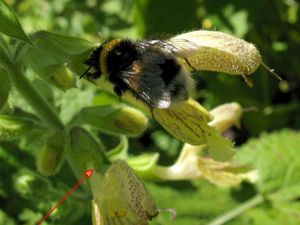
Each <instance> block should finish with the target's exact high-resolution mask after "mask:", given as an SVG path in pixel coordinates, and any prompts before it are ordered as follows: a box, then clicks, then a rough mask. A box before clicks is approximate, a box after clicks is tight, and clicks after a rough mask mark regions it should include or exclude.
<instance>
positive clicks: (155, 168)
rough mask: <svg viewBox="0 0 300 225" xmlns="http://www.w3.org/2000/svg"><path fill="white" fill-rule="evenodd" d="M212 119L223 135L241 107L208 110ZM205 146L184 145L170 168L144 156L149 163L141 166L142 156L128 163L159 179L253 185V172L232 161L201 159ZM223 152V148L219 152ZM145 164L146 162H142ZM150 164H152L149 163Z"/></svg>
mask: <svg viewBox="0 0 300 225" xmlns="http://www.w3.org/2000/svg"><path fill="white" fill-rule="evenodd" d="M210 114H211V115H212V116H213V117H214V119H213V120H212V121H211V122H210V125H212V126H214V128H215V129H217V130H218V132H224V131H225V130H227V129H228V128H230V127H231V126H233V125H236V124H237V123H238V122H239V120H240V118H241V116H242V108H241V106H240V105H239V104H238V103H235V102H233V103H228V104H224V105H220V106H218V107H216V108H215V109H213V110H211V111H210ZM206 148H207V145H205V144H202V145H197V146H193V145H190V144H187V143H186V144H185V145H184V146H183V148H182V150H181V152H180V155H179V157H178V159H177V161H176V162H175V163H174V164H173V165H172V166H168V167H166V166H159V165H157V162H158V155H157V154H155V155H152V156H144V158H146V159H147V161H148V164H147V165H146V163H144V164H141V159H140V158H141V157H137V158H136V159H135V158H132V159H130V160H129V163H130V165H131V166H132V167H133V168H134V169H135V170H136V171H137V172H138V173H139V174H141V175H143V176H145V177H150V178H152V179H153V178H154V179H155V178H156V179H157V178H158V179H162V180H192V179H200V178H202V179H206V180H208V181H210V182H211V183H213V184H215V185H218V186H225V187H228V186H236V185H239V184H240V183H241V182H242V181H243V180H248V181H250V182H255V181H256V180H257V179H258V176H257V173H256V171H253V170H251V168H248V167H247V166H244V165H237V164H234V163H232V162H220V161H216V160H214V159H212V158H209V157H205V156H204V150H205V149H206ZM221 150H222V149H221ZM144 161H145V160H144ZM150 161H151V162H150Z"/></svg>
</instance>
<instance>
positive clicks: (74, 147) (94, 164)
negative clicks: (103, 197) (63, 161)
mask: <svg viewBox="0 0 300 225" xmlns="http://www.w3.org/2000/svg"><path fill="white" fill-rule="evenodd" d="M69 144H70V146H69V150H68V161H69V163H70V165H71V167H72V168H73V171H75V173H76V176H77V177H78V178H79V179H80V178H81V177H82V174H83V173H84V172H85V171H86V170H87V169H95V170H96V172H98V173H101V174H104V173H105V171H106V170H107V168H108V167H109V166H110V162H109V160H108V159H107V157H106V156H105V154H104V151H103V149H102V147H101V146H100V145H99V143H97V141H96V140H95V139H94V138H93V137H92V136H91V135H90V134H89V133H88V132H87V131H86V130H85V129H83V128H81V127H73V128H72V129H71V130H70V140H69Z"/></svg>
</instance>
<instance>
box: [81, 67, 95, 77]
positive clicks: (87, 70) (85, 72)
mask: <svg viewBox="0 0 300 225" xmlns="http://www.w3.org/2000/svg"><path fill="white" fill-rule="evenodd" d="M93 66H94V65H90V66H89V67H88V68H87V69H86V70H85V71H84V72H83V74H82V75H81V76H80V78H79V79H81V78H83V77H84V76H85V75H86V74H87V73H88V72H89V71H90V69H91V68H92V67H93Z"/></svg>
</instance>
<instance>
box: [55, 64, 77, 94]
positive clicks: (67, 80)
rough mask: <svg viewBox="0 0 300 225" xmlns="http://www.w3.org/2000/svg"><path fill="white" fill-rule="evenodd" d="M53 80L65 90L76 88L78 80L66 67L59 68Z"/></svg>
mask: <svg viewBox="0 0 300 225" xmlns="http://www.w3.org/2000/svg"><path fill="white" fill-rule="evenodd" d="M51 79H52V80H53V81H54V82H55V83H56V84H58V85H59V86H60V87H62V88H64V89H68V88H72V87H76V79H75V76H74V74H73V73H72V71H71V70H70V69H69V68H68V67H66V66H62V67H60V68H58V69H57V70H56V71H55V72H54V75H53V76H52V77H51Z"/></svg>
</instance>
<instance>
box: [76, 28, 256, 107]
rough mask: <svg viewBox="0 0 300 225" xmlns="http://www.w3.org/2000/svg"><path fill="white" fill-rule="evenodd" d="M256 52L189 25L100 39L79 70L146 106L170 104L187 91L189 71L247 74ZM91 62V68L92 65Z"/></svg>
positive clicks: (190, 83)
mask: <svg viewBox="0 0 300 225" xmlns="http://www.w3.org/2000/svg"><path fill="white" fill-rule="evenodd" d="M260 59H261V58H260V55H259V53H258V51H257V49H256V48H255V47H254V46H253V45H252V44H250V43H247V42H245V41H243V40H241V39H238V38H235V37H233V36H231V35H228V34H224V33H221V32H214V31H192V32H188V33H184V34H181V35H178V36H175V37H173V38H171V39H168V40H138V41H132V40H128V39H115V40H111V41H108V42H104V43H103V44H101V45H100V46H99V47H98V48H96V49H95V50H94V51H93V52H92V53H91V55H90V56H89V58H88V59H87V60H86V61H85V64H86V65H88V68H87V70H86V71H85V72H84V74H83V75H82V76H81V77H83V76H86V77H87V78H88V79H90V80H93V79H97V78H99V77H100V76H101V75H102V74H103V75H104V76H105V78H106V79H107V80H108V81H109V82H111V83H112V84H113V85H114V92H115V93H116V94H117V95H118V96H122V94H123V93H124V92H127V91H129V92H131V93H132V94H133V95H134V96H135V97H136V98H137V99H139V100H142V101H143V102H145V103H146V104H147V105H148V106H149V107H150V108H159V109H164V108H169V107H170V106H171V104H172V103H174V102H178V101H184V100H186V99H187V98H188V97H189V94H190V90H191V87H193V81H192V79H191V76H190V73H191V72H194V71H199V70H210V71H219V72H226V73H229V74H242V75H243V76H245V75H249V74H251V73H252V72H254V70H255V69H256V68H257V67H258V65H259V63H260V61H259V60H260ZM92 68H93V72H91V69H92Z"/></svg>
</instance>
